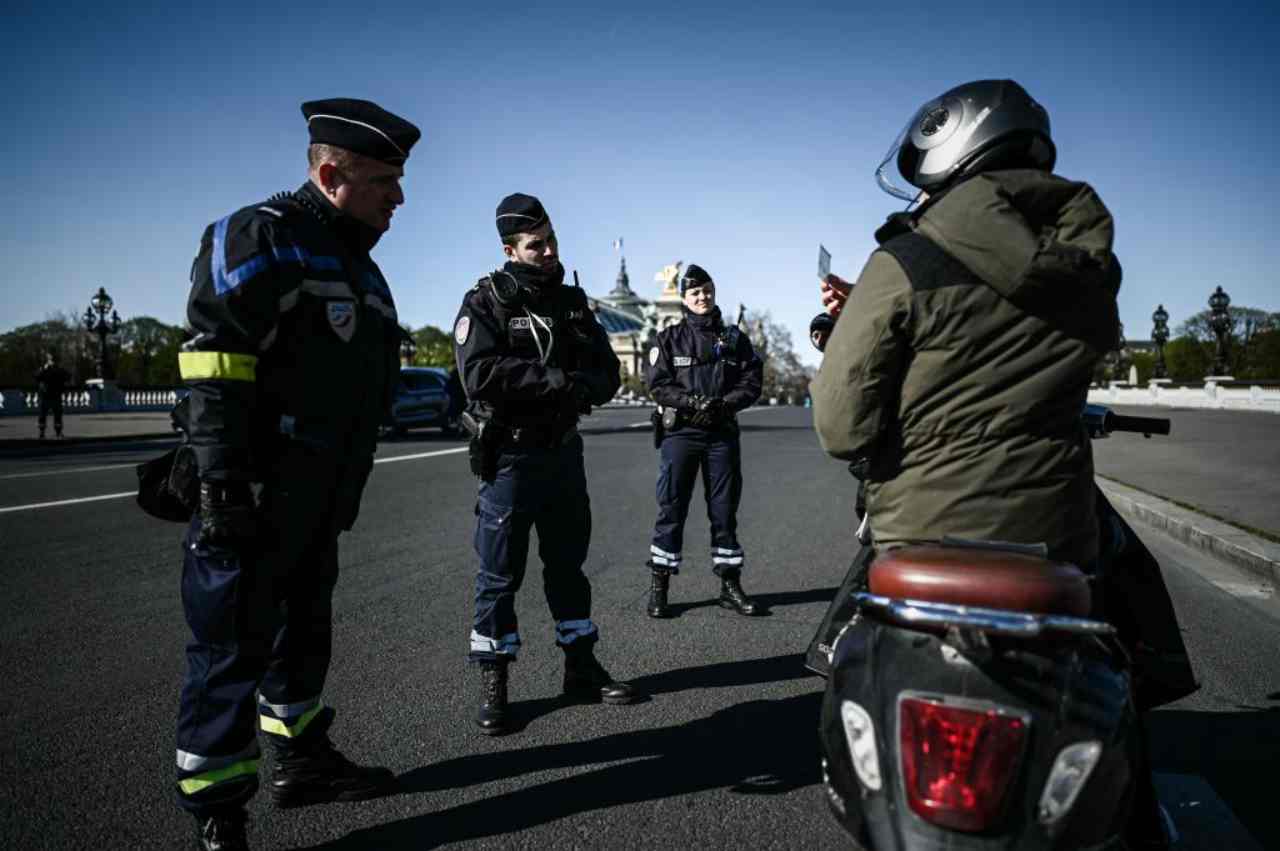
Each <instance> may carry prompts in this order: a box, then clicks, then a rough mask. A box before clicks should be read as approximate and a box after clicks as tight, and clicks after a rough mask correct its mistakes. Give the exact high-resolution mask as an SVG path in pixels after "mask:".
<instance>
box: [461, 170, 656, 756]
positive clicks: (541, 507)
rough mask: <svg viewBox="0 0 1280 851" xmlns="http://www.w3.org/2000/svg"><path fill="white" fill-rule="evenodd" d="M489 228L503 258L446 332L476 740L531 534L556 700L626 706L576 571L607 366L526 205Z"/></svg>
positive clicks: (501, 670) (501, 682)
mask: <svg viewBox="0 0 1280 851" xmlns="http://www.w3.org/2000/svg"><path fill="white" fill-rule="evenodd" d="M497 226H498V235H499V236H500V237H501V239H502V250H503V253H504V254H505V255H506V257H507V263H506V264H505V265H504V266H503V267H502V268H501V269H499V270H497V271H495V272H493V273H491V274H490V275H489V276H487V277H485V278H482V279H481V280H480V282H479V283H478V284H476V286H475V287H474V288H473V289H472V290H471V291H470V292H468V293H467V295H466V297H465V298H464V299H463V302H462V309H461V310H460V311H459V312H458V319H457V321H456V322H455V324H454V327H453V336H454V342H455V343H456V347H455V351H456V355H457V361H458V372H459V373H460V374H461V376H462V384H463V387H464V388H465V389H466V393H467V399H468V400H469V403H468V407H467V413H466V415H465V416H464V422H465V423H466V424H467V426H468V429H470V430H471V432H472V434H473V438H472V442H471V452H472V456H471V461H472V470H473V471H474V472H475V473H476V474H477V475H478V476H479V477H480V480H481V481H480V495H479V499H478V501H477V503H476V515H477V518H478V519H477V523H476V534H475V548H476V555H477V556H479V558H480V570H479V573H478V574H477V575H476V594H475V599H476V608H475V619H474V621H473V625H472V629H471V652H470V656H469V658H470V660H471V661H472V662H474V663H476V664H477V666H478V667H479V670H480V683H481V695H480V709H479V713H478V714H477V716H476V725H477V726H478V727H479V728H480V730H481V732H483V733H485V734H487V735H495V734H500V733H503V732H505V731H506V730H507V729H508V717H507V666H508V664H509V663H510V662H512V661H514V660H515V658H516V653H517V652H518V650H519V648H520V643H521V642H520V632H519V628H518V626H517V623H516V611H515V596H516V592H517V591H519V590H520V586H521V583H522V582H523V580H524V571H525V562H526V559H527V557H528V552H529V530H530V529H531V528H535V527H536V528H537V530H538V555H539V556H541V558H542V564H543V585H544V589H545V591H546V595H547V603H548V605H550V607H551V614H552V616H553V617H554V618H555V620H556V636H555V640H556V644H557V645H559V646H560V648H561V649H562V650H563V651H564V654H565V672H564V692H565V694H566V695H569V696H572V697H581V698H586V699H590V700H601V701H603V702H605V703H615V704H617V703H630V702H632V701H633V700H635V699H636V696H635V694H634V693H633V690H632V688H631V686H630V685H628V684H627V683H622V682H616V681H614V679H613V678H612V677H611V676H609V673H608V672H607V671H606V670H605V669H604V668H603V667H602V666H601V665H600V663H599V662H598V661H597V660H596V658H595V656H594V653H593V645H594V644H595V643H596V640H597V637H598V632H597V629H596V625H595V623H593V622H592V620H591V584H590V583H589V582H588V581H587V577H586V576H585V575H584V574H583V572H582V564H583V562H584V561H585V560H586V557H587V547H588V545H589V544H590V540H591V504H590V500H589V499H588V497H587V479H586V472H585V469H584V467H583V459H582V437H581V436H580V435H579V434H578V431H577V423H578V415H579V414H580V413H583V412H586V411H589V410H590V406H591V405H602V404H604V403H605V402H608V401H609V400H610V399H612V398H613V395H614V393H616V392H617V390H618V386H619V384H620V383H621V382H620V377H619V364H618V358H617V356H615V355H614V353H613V349H612V348H611V347H610V345H609V337H608V335H607V334H606V333H605V331H604V329H603V328H601V327H600V324H599V323H598V322H597V321H596V319H595V315H594V314H593V313H592V312H591V309H590V307H589V306H588V305H587V299H586V296H585V295H584V294H583V292H582V290H581V289H579V288H578V287H566V286H563V282H564V267H563V266H562V265H560V258H559V246H558V244H557V242H556V234H555V231H554V230H553V229H552V227H551V220H550V219H549V218H548V217H547V213H546V211H545V210H544V209H543V207H542V204H541V203H540V202H539V201H538V199H537V198H534V197H532V196H529V195H522V194H519V193H517V194H515V195H509V196H507V197H506V198H504V199H503V200H502V203H500V204H499V205H498V209H497Z"/></svg>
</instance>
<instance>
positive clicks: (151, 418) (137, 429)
mask: <svg viewBox="0 0 1280 851" xmlns="http://www.w3.org/2000/svg"><path fill="white" fill-rule="evenodd" d="M47 426H48V428H47V429H46V430H45V436H46V437H47V438H48V439H47V440H43V441H41V440H40V439H39V437H38V436H39V434H40V429H39V425H38V424H37V421H36V418H35V417H32V416H26V415H22V416H14V417H0V449H24V448H27V447H39V448H42V449H45V448H47V449H54V448H56V447H58V446H64V445H70V446H79V445H83V444H85V443H98V442H103V441H116V440H145V439H147V438H154V437H173V436H174V432H173V427H172V426H171V425H170V423H169V412H168V411H149V412H139V413H121V414H67V415H66V416H65V417H63V418H62V433H63V435H64V437H63V439H62V440H55V439H54V436H53V418H52V417H50V418H49V421H48V423H47Z"/></svg>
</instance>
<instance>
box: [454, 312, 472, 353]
mask: <svg viewBox="0 0 1280 851" xmlns="http://www.w3.org/2000/svg"><path fill="white" fill-rule="evenodd" d="M470 336H471V317H470V316H459V317H458V322H457V324H456V325H454V326H453V339H454V342H456V343H457V344H458V345H459V346H465V345H466V343H467V338H468V337H470Z"/></svg>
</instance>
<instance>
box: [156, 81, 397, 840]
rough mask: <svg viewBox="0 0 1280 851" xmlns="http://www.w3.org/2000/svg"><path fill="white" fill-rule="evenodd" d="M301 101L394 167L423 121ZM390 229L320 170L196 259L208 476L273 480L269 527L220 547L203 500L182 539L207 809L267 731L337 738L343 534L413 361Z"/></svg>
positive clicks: (196, 752) (233, 797)
mask: <svg viewBox="0 0 1280 851" xmlns="http://www.w3.org/2000/svg"><path fill="white" fill-rule="evenodd" d="M303 114H304V115H306V116H307V117H308V119H309V124H310V127H311V140H312V142H313V143H316V142H323V143H326V144H335V145H337V146H339V147H344V148H348V149H350V150H353V151H355V152H357V153H360V154H363V155H364V156H368V157H373V158H377V159H379V160H381V161H383V162H388V163H392V164H399V163H402V162H403V160H404V157H405V156H407V152H408V149H409V147H410V146H411V145H412V144H413V143H414V141H416V140H417V138H418V135H419V134H418V130H417V128H415V127H413V125H411V124H409V123H408V122H405V121H403V120H402V119H399V118H397V117H396V116H393V115H391V114H390V113H387V112H385V111H383V110H381V109H380V108H378V107H377V106H375V105H374V104H370V103H368V102H365V101H348V100H334V101H322V102H312V103H308V104H304V106H303ZM397 159H398V162H397ZM379 236H380V231H378V230H376V229H374V228H372V227H370V226H368V225H366V224H364V223H362V222H359V221H357V220H355V219H353V218H350V217H348V216H346V215H344V214H343V213H342V212H341V211H340V210H339V209H338V208H337V207H335V206H334V205H333V204H331V203H330V202H329V200H328V199H327V198H326V197H325V194H324V193H323V192H322V191H321V190H320V189H319V188H317V187H316V186H315V185H314V184H312V183H310V182H308V183H305V184H304V185H303V186H302V188H301V189H299V190H297V191H296V192H292V193H282V194H280V195H277V196H275V197H273V198H271V199H269V200H267V201H265V202H262V203H259V204H253V205H251V206H248V207H245V208H243V209H241V210H238V211H236V212H234V213H232V214H231V215H229V216H227V217H225V218H223V219H220V220H218V221H217V222H215V223H214V224H212V225H210V226H209V227H208V228H207V229H206V230H205V232H204V236H203V238H202V239H201V243H200V251H199V254H198V256H197V257H196V259H195V263H194V265H193V267H192V272H191V277H192V286H191V294H190V299H189V301H188V307H187V315H188V319H189V322H190V325H191V327H192V328H193V329H194V330H195V332H196V336H195V337H194V339H192V340H191V341H190V342H189V343H187V344H186V345H185V346H184V349H183V351H182V352H181V353H180V354H179V365H180V369H181V373H182V377H183V380H184V381H185V382H186V384H187V385H188V386H189V387H190V389H191V397H190V399H191V409H190V432H189V445H190V447H191V449H192V451H194V453H195V457H196V461H197V464H198V469H199V475H200V479H201V483H202V488H225V489H234V488H242V489H243V490H242V491H241V492H242V493H249V487H248V486H249V483H257V484H260V486H261V487H260V493H259V496H258V499H257V501H256V504H253V502H252V498H250V505H249V506H246V507H245V513H247V514H249V515H250V516H251V517H252V519H253V520H254V521H255V522H254V523H253V528H255V529H256V531H255V532H253V533H252V534H248V535H246V536H244V537H243V540H238V541H236V542H233V543H231V544H230V545H225V544H216V545H215V544H211V543H209V542H208V541H207V540H206V538H205V537H204V536H203V535H202V534H201V527H202V515H201V514H197V515H196V517H195V518H193V520H192V522H191V525H190V528H189V530H188V534H187V537H186V540H185V542H184V547H183V558H184V563H183V575H182V602H183V609H184V611H185V614H186V619H187V623H188V624H189V625H190V628H191V642H190V643H189V644H188V646H187V662H188V666H187V674H186V681H185V684H184V686H183V690H182V700H181V708H180V710H179V716H178V742H177V744H178V752H177V764H178V784H177V785H178V801H179V804H180V805H181V806H182V807H183V808H185V809H187V810H189V811H191V812H193V813H195V814H196V815H197V816H209V815H212V814H217V813H226V812H228V811H229V808H234V807H237V806H238V805H242V804H243V803H244V802H245V801H247V800H248V798H250V797H251V796H252V795H253V793H254V791H255V790H256V789H257V785H258V780H257V768H258V760H259V748H258V739H257V736H256V731H257V730H258V729H261V731H262V732H263V733H264V734H265V735H266V737H267V740H268V741H270V742H271V743H272V744H273V745H278V746H279V748H278V753H280V754H285V755H287V754H289V753H290V751H289V748H290V747H291V746H296V747H300V748H303V749H304V750H305V747H306V746H314V745H316V744H317V743H322V744H323V745H327V738H326V737H325V728H327V726H328V724H329V722H330V721H331V720H332V710H329V709H324V708H323V705H322V703H321V692H322V691H323V688H324V683H325V676H326V673H327V671H328V668H329V659H330V651H331V646H332V628H331V615H332V595H333V589H334V584H335V583H336V581H337V578H338V544H337V541H338V535H339V533H340V532H342V531H344V530H348V529H350V528H351V527H352V525H353V524H354V523H355V521H356V515H357V512H358V509H359V505H360V497H361V493H362V492H363V490H364V486H365V481H366V479H367V478H368V476H369V472H370V470H371V469H372V463H373V453H374V449H375V443H376V438H377V432H378V426H379V424H380V422H381V421H382V419H383V417H384V413H385V411H386V410H387V409H388V407H389V405H390V403H391V398H392V392H393V388H394V386H395V382H396V380H397V378H398V375H399V361H398V347H399V326H398V323H397V315H396V307H395V302H394V300H393V299H392V296H391V291H390V288H389V287H388V286H387V282H386V280H385V279H384V278H383V276H382V273H381V271H379V269H378V266H377V264H376V263H374V261H373V260H372V259H371V258H370V256H369V250H370V249H371V248H372V246H373V244H374V243H375V242H376V241H377V239H378V237H379ZM202 499H203V494H202ZM203 511H204V505H203V503H202V507H201V512H203ZM312 750H313V751H314V747H313V748H312ZM284 758H285V757H283V756H282V763H281V764H282V765H283V764H284V762H283V760H284ZM280 774H281V771H280V769H278V770H277V786H279V785H280V783H279V778H280ZM276 791H279V790H273V796H275V794H276ZM276 797H277V803H278V804H281V805H288V804H287V803H285V802H284V801H282V800H280V799H279V797H278V796H276ZM307 802H308V803H309V802H310V801H307ZM295 803H300V802H295ZM210 829H212V828H210ZM205 840H206V845H207V846H208V847H217V842H216V838H215V839H212V840H211V839H209V838H208V837H205Z"/></svg>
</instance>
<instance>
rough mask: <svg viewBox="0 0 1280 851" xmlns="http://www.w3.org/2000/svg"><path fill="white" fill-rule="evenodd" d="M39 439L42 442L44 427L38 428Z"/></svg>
mask: <svg viewBox="0 0 1280 851" xmlns="http://www.w3.org/2000/svg"><path fill="white" fill-rule="evenodd" d="M40 439H41V440H44V426H40Z"/></svg>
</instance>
